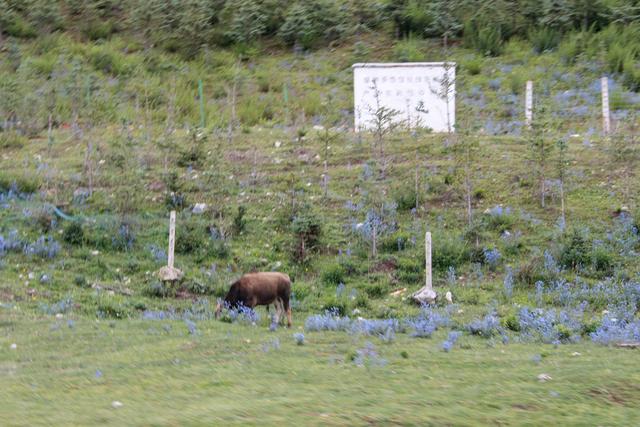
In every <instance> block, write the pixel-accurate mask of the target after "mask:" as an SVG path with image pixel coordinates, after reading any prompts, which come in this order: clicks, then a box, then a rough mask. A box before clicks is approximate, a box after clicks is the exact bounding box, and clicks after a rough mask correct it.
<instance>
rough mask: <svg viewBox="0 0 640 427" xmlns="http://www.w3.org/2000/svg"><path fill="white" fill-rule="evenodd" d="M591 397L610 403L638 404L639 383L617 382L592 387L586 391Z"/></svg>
mask: <svg viewBox="0 0 640 427" xmlns="http://www.w3.org/2000/svg"><path fill="white" fill-rule="evenodd" d="M587 394H588V395H589V396H591V397H592V398H594V399H596V400H599V401H601V402H605V403H608V404H611V405H621V406H637V405H640V385H637V384H630V383H624V382H623V383H617V384H611V385H608V386H605V387H593V388H590V389H589V391H588V392H587Z"/></svg>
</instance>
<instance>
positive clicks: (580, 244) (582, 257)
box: [559, 229, 590, 271]
mask: <svg viewBox="0 0 640 427" xmlns="http://www.w3.org/2000/svg"><path fill="white" fill-rule="evenodd" d="M589 246H590V241H589V240H588V238H587V237H586V236H585V235H584V234H583V233H582V232H580V231H578V230H577V229H574V230H573V232H572V233H571V234H570V235H569V234H567V235H565V237H564V243H563V244H562V247H561V250H560V259H559V261H560V264H561V265H562V266H564V267H567V268H571V269H573V270H574V271H577V270H578V269H580V268H582V267H585V266H588V265H589V261H590V259H589V254H590V248H589Z"/></svg>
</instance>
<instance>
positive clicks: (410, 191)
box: [394, 187, 416, 211]
mask: <svg viewBox="0 0 640 427" xmlns="http://www.w3.org/2000/svg"><path fill="white" fill-rule="evenodd" d="M394 198H395V201H396V203H397V204H398V210H399V211H410V210H411V209H413V208H415V207H416V190H415V188H410V187H403V188H400V189H398V190H396V191H395V197H394Z"/></svg>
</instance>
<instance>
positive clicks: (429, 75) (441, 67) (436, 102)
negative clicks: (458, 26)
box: [352, 62, 456, 132]
mask: <svg viewBox="0 0 640 427" xmlns="http://www.w3.org/2000/svg"><path fill="white" fill-rule="evenodd" d="M352 68H353V95H354V96H353V99H354V116H355V130H356V132H357V131H360V130H367V129H371V128H372V119H373V113H374V112H375V109H376V101H375V91H374V88H373V86H374V79H375V82H376V85H377V89H378V91H379V93H380V103H381V105H384V106H385V107H387V108H393V109H395V110H398V111H400V114H399V115H398V116H397V117H396V120H398V121H403V122H409V123H410V127H412V128H413V127H416V126H419V127H423V128H424V127H428V128H431V129H432V130H433V131H434V132H447V131H448V130H449V128H450V129H451V131H453V130H454V125H455V111H456V106H455V63H451V62H450V63H447V64H446V66H445V63H443V62H406V63H367V64H354V65H353V66H352ZM447 72H448V76H449V78H448V81H449V82H451V83H450V84H449V87H448V89H449V90H448V91H447V90H446V87H443V86H446V85H443V84H442V82H443V81H444V79H445V76H446V75H447V74H446V73H447ZM447 92H448V93H447ZM445 94H446V96H445ZM447 98H448V101H449V102H448V105H447ZM420 102H422V104H423V106H424V108H425V109H426V110H427V112H420V111H417V107H418V106H419V105H420ZM447 108H448V111H449V114H448V117H447Z"/></svg>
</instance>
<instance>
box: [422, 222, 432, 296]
mask: <svg viewBox="0 0 640 427" xmlns="http://www.w3.org/2000/svg"><path fill="white" fill-rule="evenodd" d="M424 252H425V253H424V258H425V260H424V262H425V269H424V272H425V287H426V288H427V289H433V284H432V281H431V232H429V231H427V232H426V233H425V235H424Z"/></svg>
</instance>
